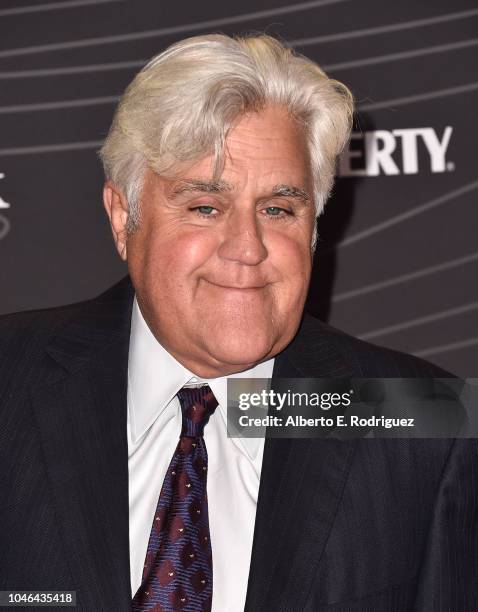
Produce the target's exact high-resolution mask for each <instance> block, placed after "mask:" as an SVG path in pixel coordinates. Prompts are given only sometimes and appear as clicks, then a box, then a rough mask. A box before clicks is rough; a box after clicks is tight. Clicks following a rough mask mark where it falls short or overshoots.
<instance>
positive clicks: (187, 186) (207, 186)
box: [170, 179, 311, 202]
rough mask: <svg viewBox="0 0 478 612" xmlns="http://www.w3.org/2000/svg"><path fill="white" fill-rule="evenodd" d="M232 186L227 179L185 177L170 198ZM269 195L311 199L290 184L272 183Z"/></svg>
mask: <svg viewBox="0 0 478 612" xmlns="http://www.w3.org/2000/svg"><path fill="white" fill-rule="evenodd" d="M233 189H234V186H233V185H231V183H228V182H227V181H201V180H196V179H185V180H182V181H180V182H179V184H178V185H177V186H176V187H175V188H174V189H173V190H172V192H171V196H170V197H171V199H174V198H175V197H177V196H179V195H181V194H183V193H191V192H193V193H194V192H200V193H224V192H227V191H233ZM271 195H272V196H275V197H286V198H296V199H298V200H302V201H304V202H309V201H310V200H311V197H310V195H309V194H308V193H307V192H306V191H305V190H304V189H301V188H300V187H294V186H292V185H285V184H280V185H274V187H272V190H271Z"/></svg>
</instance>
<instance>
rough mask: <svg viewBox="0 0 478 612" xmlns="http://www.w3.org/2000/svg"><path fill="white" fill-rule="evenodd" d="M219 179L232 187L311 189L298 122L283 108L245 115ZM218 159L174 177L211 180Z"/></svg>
mask: <svg viewBox="0 0 478 612" xmlns="http://www.w3.org/2000/svg"><path fill="white" fill-rule="evenodd" d="M223 155H224V157H223V167H222V172H221V176H220V177H217V176H216V177H215V179H219V178H220V180H221V181H222V182H224V183H228V184H229V185H230V186H232V187H234V186H244V183H245V182H247V183H248V184H250V185H257V186H264V187H265V186H271V185H278V184H293V185H297V186H298V187H300V188H302V189H304V190H310V188H311V176H310V162H309V155H308V149H307V144H306V138H305V135H304V132H303V130H302V129H301V127H300V126H299V125H298V123H297V122H296V121H295V120H294V119H293V118H291V117H290V116H289V115H288V113H287V112H286V111H285V110H284V109H283V108H281V107H267V108H266V109H264V110H262V111H260V112H255V113H249V114H246V115H243V116H242V117H240V118H239V119H238V120H236V122H235V124H234V125H233V127H232V128H231V129H230V130H229V133H228V135H227V138H226V143H225V147H224V152H223ZM214 167H215V157H214V155H208V156H206V157H204V158H202V159H200V160H198V161H196V162H194V163H193V164H192V165H190V166H188V167H187V168H184V169H183V170H182V171H180V172H178V173H177V174H176V175H175V177H174V178H175V181H174V182H176V181H178V182H181V181H184V180H188V179H190V178H191V177H194V178H195V179H204V180H205V181H206V180H207V181H211V178H212V177H213V176H214Z"/></svg>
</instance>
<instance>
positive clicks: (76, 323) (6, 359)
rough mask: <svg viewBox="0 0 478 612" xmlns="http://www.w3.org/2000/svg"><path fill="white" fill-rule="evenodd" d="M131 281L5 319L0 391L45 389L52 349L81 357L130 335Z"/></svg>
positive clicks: (1, 322)
mask: <svg viewBox="0 0 478 612" xmlns="http://www.w3.org/2000/svg"><path fill="white" fill-rule="evenodd" d="M131 297H132V290H131V285H130V283H129V279H128V280H125V279H123V280H122V281H120V282H119V283H117V284H116V285H114V286H113V287H111V288H110V289H108V290H107V291H106V292H104V293H102V294H101V295H99V296H97V297H94V298H92V299H88V300H83V301H81V302H76V303H74V304H68V305H65V306H58V307H54V308H45V309H40V310H29V311H24V312H17V313H13V314H7V315H2V316H0V390H1V389H3V390H5V388H10V389H11V388H12V386H13V387H15V388H16V389H20V388H21V387H26V386H30V387H31V386H32V385H33V384H36V383H38V384H41V377H42V376H45V373H46V372H49V371H50V369H49V368H48V366H49V365H51V356H50V355H49V349H50V348H51V347H52V346H55V349H56V352H57V354H58V353H61V352H62V351H64V352H68V353H70V354H72V355H76V356H77V358H78V361H80V360H81V358H82V356H84V355H85V353H86V352H87V351H88V352H89V353H92V352H93V351H94V350H96V349H98V348H100V349H101V346H103V345H106V344H107V343H108V342H109V341H110V340H111V339H114V338H115V337H116V336H117V333H118V329H119V330H121V331H123V330H124V329H126V330H127V323H128V317H129V304H130V302H131V301H132V299H131Z"/></svg>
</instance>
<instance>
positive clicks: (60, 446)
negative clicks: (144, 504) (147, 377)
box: [0, 278, 478, 612]
mask: <svg viewBox="0 0 478 612" xmlns="http://www.w3.org/2000/svg"><path fill="white" fill-rule="evenodd" d="M132 299H133V289H132V287H131V283H130V281H129V279H128V278H126V279H124V280H123V281H121V282H120V283H119V284H117V285H115V286H114V287H113V288H111V289H110V290H108V291H107V292H106V293H104V294H102V295H100V296H99V297H98V298H96V299H93V300H90V301H86V302H82V303H80V304H74V305H71V306H65V307H60V308H54V309H48V310H43V311H32V312H26V313H19V314H14V315H7V316H4V317H1V318H0V342H1V344H0V357H1V365H0V493H1V497H0V590H7V589H17V590H18V589H22V590H36V589H41V590H48V589H50V590H76V592H77V601H78V604H77V609H78V610H80V611H81V612H86V611H88V612H100V611H107V612H125V611H127V610H130V609H131V596H132V594H131V590H130V570H129V541H128V456H127V440H126V385H127V376H126V374H127V358H128V344H129V332H130V318H131V306H132ZM273 375H274V377H275V378H277V377H330V376H351V377H353V376H355V377H360V376H365V377H415V376H446V373H444V372H442V371H439V370H438V369H437V368H434V367H433V366H431V365H430V364H427V363H426V362H424V361H421V360H419V359H416V358H413V357H410V356H406V355H403V354H401V353H396V352H393V351H390V350H386V349H382V348H379V347H376V346H373V345H370V344H367V343H365V342H362V341H359V340H357V339H354V338H352V337H350V336H348V335H346V334H343V333H341V332H339V331H337V330H335V329H332V328H331V327H329V326H327V325H325V324H323V323H321V322H319V321H317V320H315V319H313V318H311V317H308V316H305V317H304V320H303V324H302V326H301V329H300V331H299V333H298V335H297V336H296V338H295V340H294V341H293V342H292V343H291V344H290V345H289V347H288V348H287V349H286V350H285V351H283V352H282V353H281V354H279V355H278V356H277V357H276V361H275V366H274V374H273ZM477 459H478V451H477V442H476V440H456V441H454V440H448V439H445V440H419V439H418V440H417V439H414V440H413V439H412V440H407V439H387V440H379V439H374V440H370V439H369V440H364V439H361V440H346V441H343V440H337V439H322V440H314V439H272V438H268V439H267V440H266V444H265V451H264V459H263V468H262V475H261V482H260V491H259V500H258V507H257V517H256V525H255V534H254V543H253V552H252V559H251V569H250V576H249V585H248V592H247V602H246V610H247V612H256V611H262V612H279V611H282V612H286V611H287V612H316V611H321V610H323V611H325V610H327V611H341V612H345V611H367V612H370V611H373V612H374V611H377V612H382V611H383V612H392V611H393V612H406V611H408V610H420V611H422V610H423V611H431V612H442V611H443V612H444V611H447V612H466V611H468V610H470V611H471V610H476V609H477V607H478V576H477V567H478V558H477V546H478V543H477V508H478V493H477V491H478V461H477ZM38 609H40V608H38ZM41 609H46V608H41ZM52 609H53V608H52ZM224 612H227V610H225V611H224Z"/></svg>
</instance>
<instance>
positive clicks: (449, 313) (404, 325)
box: [357, 302, 478, 340]
mask: <svg viewBox="0 0 478 612" xmlns="http://www.w3.org/2000/svg"><path fill="white" fill-rule="evenodd" d="M477 309H478V302H470V303H469V304H462V305H461V306H455V307H454V308H448V309H447V310H440V311H438V312H433V313H432V314H429V315H425V316H423V317H417V318H416V319H409V320H408V321H402V322H401V323H395V324H394V325H388V326H387V327H380V328H379V329H374V330H373V331H369V332H366V333H364V334H358V336H357V337H358V338H360V339H362V340H370V339H372V338H380V337H381V336H388V335H389V334H393V333H395V332H398V331H402V330H403V329H410V328H411V327H418V326H420V325H426V324H427V323H433V322H435V321H441V320H442V319H447V318H448V317H454V316H456V315H460V314H463V313H465V312H471V311H472V310H477Z"/></svg>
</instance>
